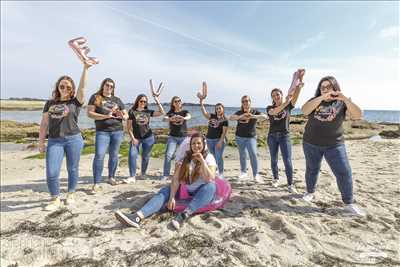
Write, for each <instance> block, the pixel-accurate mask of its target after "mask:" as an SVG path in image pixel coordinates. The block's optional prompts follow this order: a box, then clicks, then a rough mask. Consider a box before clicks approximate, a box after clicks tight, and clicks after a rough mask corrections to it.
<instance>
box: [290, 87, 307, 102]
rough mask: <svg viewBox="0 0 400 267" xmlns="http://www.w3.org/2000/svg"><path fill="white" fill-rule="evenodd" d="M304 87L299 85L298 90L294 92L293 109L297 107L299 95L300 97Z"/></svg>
mask: <svg viewBox="0 0 400 267" xmlns="http://www.w3.org/2000/svg"><path fill="white" fill-rule="evenodd" d="M303 86H304V83H300V84H299V85H297V87H296V89H295V90H294V92H293V96H292V98H291V100H290V102H291V103H292V106H293V107H294V106H295V105H296V102H297V99H298V98H299V95H300V91H301V88H303Z"/></svg>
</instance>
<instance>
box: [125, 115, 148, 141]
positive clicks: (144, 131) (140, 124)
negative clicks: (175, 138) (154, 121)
mask: <svg viewBox="0 0 400 267" xmlns="http://www.w3.org/2000/svg"><path fill="white" fill-rule="evenodd" d="M153 113H154V110H150V109H145V110H142V111H138V110H133V109H130V110H129V112H128V114H129V119H128V120H131V121H132V130H133V135H134V136H135V138H137V139H144V138H147V137H149V136H151V135H152V134H153V133H152V131H151V129H150V117H153Z"/></svg>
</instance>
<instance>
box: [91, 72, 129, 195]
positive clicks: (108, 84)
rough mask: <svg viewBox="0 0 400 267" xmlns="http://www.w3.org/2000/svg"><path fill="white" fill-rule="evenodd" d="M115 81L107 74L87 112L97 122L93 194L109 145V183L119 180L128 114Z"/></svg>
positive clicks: (97, 184)
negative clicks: (119, 154)
mask: <svg viewBox="0 0 400 267" xmlns="http://www.w3.org/2000/svg"><path fill="white" fill-rule="evenodd" d="M114 92H115V82H114V81H113V80H112V79H110V78H106V79H104V80H103V81H102V83H101V85H100V89H99V90H98V91H97V92H96V93H95V94H94V95H92V97H91V98H90V100H89V103H88V107H87V114H88V116H89V117H90V118H92V119H94V122H95V124H96V144H95V156H94V160H93V178H94V185H93V188H92V192H91V193H92V194H94V193H96V192H97V191H98V190H99V189H100V188H99V183H100V182H101V175H102V173H103V165H104V156H105V154H106V152H107V149H108V156H109V158H108V183H109V184H111V185H115V184H117V181H116V180H115V172H116V170H117V166H118V153H119V148H120V145H121V142H122V140H123V137H124V127H123V125H122V120H126V119H127V118H128V113H127V112H126V110H125V105H124V104H123V103H122V101H121V99H120V98H118V97H116V96H115V95H114Z"/></svg>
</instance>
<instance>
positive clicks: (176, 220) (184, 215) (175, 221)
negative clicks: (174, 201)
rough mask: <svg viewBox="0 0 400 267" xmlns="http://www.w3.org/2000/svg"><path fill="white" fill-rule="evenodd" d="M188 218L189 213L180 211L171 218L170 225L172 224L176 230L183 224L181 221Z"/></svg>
mask: <svg viewBox="0 0 400 267" xmlns="http://www.w3.org/2000/svg"><path fill="white" fill-rule="evenodd" d="M188 218H189V214H188V213H186V212H182V213H178V214H177V215H176V216H175V218H174V219H173V220H172V222H171V223H172V226H174V228H175V229H176V230H178V229H179V228H181V226H182V225H183V223H184V222H185V221H186V220H187V219H188Z"/></svg>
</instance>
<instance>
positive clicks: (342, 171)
mask: <svg viewBox="0 0 400 267" xmlns="http://www.w3.org/2000/svg"><path fill="white" fill-rule="evenodd" d="M303 150H304V156H305V158H306V185H307V192H308V193H314V192H315V187H316V184H317V179H318V174H319V171H320V169H321V161H322V157H325V160H326V162H328V164H329V167H330V168H331V170H332V172H333V173H334V175H335V176H336V182H337V185H338V187H339V190H340V193H341V194H342V200H343V202H344V203H345V204H351V203H353V178H352V174H351V168H350V163H349V160H348V158H347V153H346V147H345V145H344V144H337V145H334V146H316V145H312V144H309V143H306V142H303Z"/></svg>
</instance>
